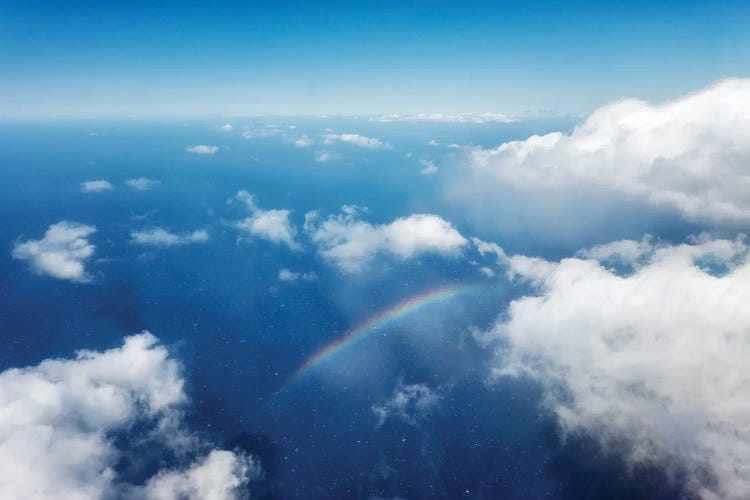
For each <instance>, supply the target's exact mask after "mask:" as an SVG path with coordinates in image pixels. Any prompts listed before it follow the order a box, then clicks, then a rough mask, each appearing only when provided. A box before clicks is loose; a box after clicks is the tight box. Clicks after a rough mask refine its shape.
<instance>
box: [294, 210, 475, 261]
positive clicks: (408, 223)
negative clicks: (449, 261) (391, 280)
mask: <svg viewBox="0 0 750 500" xmlns="http://www.w3.org/2000/svg"><path fill="white" fill-rule="evenodd" d="M347 208H350V209H351V207H347ZM358 212H359V211H358V210H356V209H355V210H354V211H352V210H348V211H346V210H345V211H344V213H343V214H340V215H335V216H333V215H332V216H329V217H328V218H327V219H324V218H322V217H321V216H320V214H318V213H317V212H308V213H307V214H306V215H305V231H306V232H307V233H308V234H309V235H310V238H311V239H312V241H313V242H314V243H315V244H316V245H317V247H318V251H319V252H320V254H321V255H322V256H323V257H324V258H326V259H328V260H330V261H332V262H333V263H334V264H336V265H337V266H338V267H339V268H340V269H342V270H343V271H347V272H358V271H360V270H361V269H362V267H363V266H364V265H365V264H366V263H367V262H369V261H370V260H371V259H373V258H374V257H375V256H376V255H377V254H378V253H381V252H385V253H390V254H391V255H395V256H396V257H399V258H401V259H409V258H412V257H415V256H418V255H422V254H426V253H433V254H442V255H456V254H458V253H459V252H460V250H461V248H462V247H464V245H466V243H467V241H466V239H465V238H464V237H463V236H461V234H460V233H459V232H458V231H457V230H456V229H455V228H454V227H453V226H452V225H451V224H450V223H449V222H447V221H445V220H443V219H442V218H440V217H439V216H437V215H432V214H413V215H410V216H408V217H402V218H400V219H396V220H394V221H393V222H391V223H390V224H381V225H372V224H369V223H367V222H363V221H360V220H357V215H358Z"/></svg>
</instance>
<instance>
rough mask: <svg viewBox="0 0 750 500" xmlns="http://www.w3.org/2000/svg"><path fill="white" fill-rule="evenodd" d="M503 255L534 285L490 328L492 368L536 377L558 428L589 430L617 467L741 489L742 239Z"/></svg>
mask: <svg viewBox="0 0 750 500" xmlns="http://www.w3.org/2000/svg"><path fill="white" fill-rule="evenodd" d="M486 250H489V249H486ZM493 253H494V252H493ZM505 263H506V265H507V266H508V272H509V274H510V275H511V276H514V277H515V278H516V279H519V280H523V281H526V282H528V283H529V284H531V285H532V286H533V287H534V288H535V289H536V294H535V295H529V296H525V297H522V298H520V299H518V300H515V301H513V302H512V303H511V305H510V307H509V309H508V311H507V313H506V314H504V315H503V316H502V319H501V320H500V321H499V322H498V324H497V326H496V327H495V328H494V330H493V334H494V335H495V336H496V337H498V338H500V339H502V342H503V344H504V345H505V346H506V347H504V348H502V349H501V350H500V355H499V358H498V365H497V367H496V373H497V374H499V375H522V374H525V375H529V376H531V377H533V378H535V379H537V380H538V381H540V382H541V384H542V385H543V387H544V388H545V390H546V398H545V405H546V406H547V407H548V408H549V409H550V410H551V411H552V412H553V413H554V415H556V417H557V419H558V421H559V423H560V426H561V428H562V429H563V431H564V433H566V434H571V433H584V434H586V435H589V436H592V437H594V438H595V439H597V440H598V441H599V442H600V443H601V444H602V445H603V447H604V449H606V450H609V451H610V452H613V453H619V454H621V455H622V456H623V457H624V458H625V460H626V462H627V463H628V464H631V465H632V464H657V465H667V466H669V465H672V466H674V468H675V470H683V471H687V474H688V484H687V485H686V487H687V488H688V489H689V490H690V491H692V492H693V493H698V494H700V495H701V496H703V497H705V498H714V497H722V498H747V497H748V496H750V395H749V394H748V391H747V387H748V386H749V385H750V371H749V370H748V366H750V337H749V336H748V332H750V309H748V308H747V307H746V306H745V303H746V300H747V297H748V294H750V256H749V254H748V247H747V245H746V244H745V241H744V239H743V238H740V239H737V240H735V241H729V240H714V239H711V238H710V237H706V236H703V237H699V238H694V239H692V240H691V241H690V242H688V243H686V244H682V245H677V246H670V245H662V244H658V243H655V242H653V241H652V240H651V239H650V238H645V239H644V240H641V241H619V242H614V243H612V244H609V245H603V246H600V247H596V248H594V249H591V250H588V251H584V252H581V254H580V256H579V257H576V258H569V259H564V260H561V261H559V262H551V261H546V260H542V259H538V258H531V257H526V256H518V255H516V256H511V257H508V258H506V259H505ZM608 266H614V267H608ZM615 269H618V271H616V270H615Z"/></svg>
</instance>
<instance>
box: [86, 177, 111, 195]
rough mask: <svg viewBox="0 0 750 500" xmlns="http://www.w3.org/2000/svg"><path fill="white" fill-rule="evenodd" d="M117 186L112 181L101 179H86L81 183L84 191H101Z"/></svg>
mask: <svg viewBox="0 0 750 500" xmlns="http://www.w3.org/2000/svg"><path fill="white" fill-rule="evenodd" d="M114 188H115V187H114V186H113V185H112V183H111V182H109V181H105V180H104V179H99V180H96V181H86V182H82V183H81V191H83V192H84V193H100V192H102V191H111V190H113V189H114Z"/></svg>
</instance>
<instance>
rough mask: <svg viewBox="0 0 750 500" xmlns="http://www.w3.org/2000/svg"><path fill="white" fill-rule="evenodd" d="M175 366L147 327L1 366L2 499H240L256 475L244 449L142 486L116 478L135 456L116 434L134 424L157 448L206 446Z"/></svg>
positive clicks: (212, 456)
mask: <svg viewBox="0 0 750 500" xmlns="http://www.w3.org/2000/svg"><path fill="white" fill-rule="evenodd" d="M180 371H181V369H180V366H179V364H178V363H177V362H176V361H175V360H173V359H171V358H170V357H169V354H168V352H167V350H166V349H165V348H164V347H163V346H161V345H159V344H158V341H157V339H156V337H154V336H153V335H151V334H150V333H148V332H143V333H140V334H137V335H133V336H130V337H127V338H126V339H125V341H124V343H123V345H122V346H121V347H118V348H115V349H111V350H108V351H104V352H94V351H80V352H78V354H77V356H76V357H75V358H74V359H49V360H45V361H43V362H42V363H40V364H38V365H36V366H31V367H27V368H22V369H15V368H14V369H9V370H5V371H3V372H2V373H0V491H2V492H3V496H5V497H7V498H29V499H46V498H49V499H52V498H71V499H73V498H75V499H95V498H115V497H120V498H122V497H126V498H127V497H134V498H154V499H161V498H170V499H175V498H189V499H198V498H213V499H217V500H230V499H234V498H240V496H241V489H242V488H243V487H245V486H246V484H247V483H248V481H250V480H251V479H253V478H254V477H257V475H258V474H259V466H258V465H257V464H255V463H254V462H253V459H252V458H251V457H249V456H247V455H245V454H243V453H240V452H229V451H219V450H215V451H211V452H210V453H209V454H208V455H207V456H206V457H205V458H199V459H198V461H197V462H196V464H195V465H193V466H191V467H188V468H187V469H185V470H181V469H180V468H179V467H175V468H174V469H170V470H169V471H164V472H159V473H157V474H156V475H155V476H154V477H153V478H152V479H150V480H149V481H148V483H147V486H146V487H145V488H144V487H143V486H139V485H133V484H128V483H127V482H124V481H123V479H122V478H121V477H119V476H118V473H117V471H116V464H117V463H118V461H119V460H121V459H123V458H127V459H128V460H131V461H137V460H138V458H139V457H138V456H137V455H133V454H132V452H129V451H128V450H125V449H123V448H121V446H124V443H121V442H118V441H117V440H116V439H115V436H116V435H123V433H125V434H127V432H129V431H131V430H133V429H134V428H135V427H139V429H142V430H145V431H147V432H146V434H145V435H146V436H148V437H147V438H146V439H148V440H149V441H153V443H154V445H157V446H162V447H164V446H166V447H174V446H177V447H178V448H179V449H177V448H176V449H173V450H172V451H173V452H174V453H176V454H177V455H181V454H185V453H188V454H194V453H199V454H200V453H201V452H202V447H203V446H204V445H203V444H202V443H200V441H199V440H198V439H197V438H196V437H195V436H193V435H191V434H190V433H189V432H188V431H187V430H185V428H184V426H183V424H182V422H181V419H182V415H181V411H180V409H181V408H182V407H183V406H184V404H185V403H186V401H187V398H186V395H185V393H184V385H185V383H184V381H183V379H182V378H181V376H180ZM140 432H141V430H139V435H141V434H140ZM139 439H144V438H139ZM125 441H127V442H130V440H125ZM118 443H119V444H118ZM167 487H169V488H170V489H171V490H172V494H171V495H169V492H168V491H167V489H166V488H167ZM178 493H183V494H184V495H183V496H179V495H178Z"/></svg>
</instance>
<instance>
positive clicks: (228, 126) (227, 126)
mask: <svg viewBox="0 0 750 500" xmlns="http://www.w3.org/2000/svg"><path fill="white" fill-rule="evenodd" d="M219 130H223V131H224V132H231V131H232V130H234V127H233V126H232V125H231V124H230V123H227V124H224V125H222V126H221V127H219Z"/></svg>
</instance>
